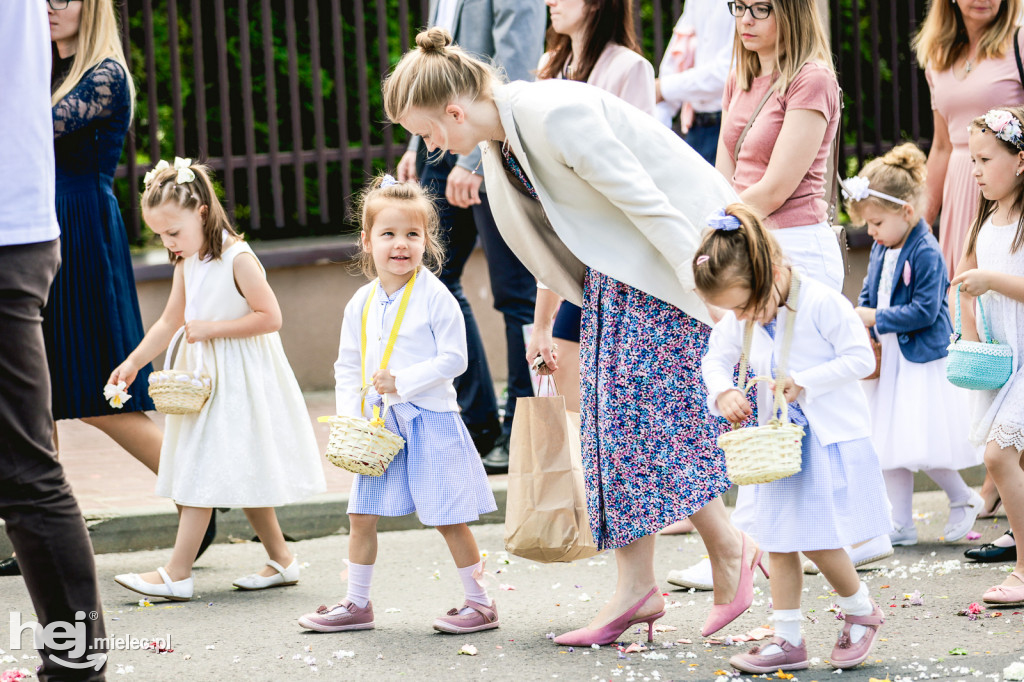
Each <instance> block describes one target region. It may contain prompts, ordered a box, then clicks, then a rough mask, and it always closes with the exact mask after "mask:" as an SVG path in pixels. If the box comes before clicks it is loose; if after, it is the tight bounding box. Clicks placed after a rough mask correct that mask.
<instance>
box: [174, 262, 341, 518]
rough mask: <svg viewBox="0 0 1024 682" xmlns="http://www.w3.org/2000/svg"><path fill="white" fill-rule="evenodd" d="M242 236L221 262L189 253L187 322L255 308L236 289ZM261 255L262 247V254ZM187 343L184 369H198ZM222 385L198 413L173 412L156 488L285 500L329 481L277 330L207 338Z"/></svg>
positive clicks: (261, 503) (225, 502)
mask: <svg viewBox="0 0 1024 682" xmlns="http://www.w3.org/2000/svg"><path fill="white" fill-rule="evenodd" d="M244 253H248V254H252V249H250V248H249V245H248V244H246V243H245V242H237V243H235V244H233V245H232V246H230V247H228V248H227V249H225V250H224V253H223V254H221V257H220V259H219V260H214V261H207V262H205V263H200V262H199V260H198V256H191V257H190V258H188V259H186V260H185V292H186V294H185V295H186V307H185V318H186V319H187V320H192V319H195V320H234V319H238V318H240V317H243V316H245V315H247V314H248V313H249V312H250V308H249V304H248V303H247V302H246V300H245V298H244V297H242V295H241V294H240V293H238V290H237V289H236V288H235V278H234V260H235V258H236V257H237V256H239V255H241V254H244ZM253 257H254V258H255V255H253ZM196 345H197V344H188V343H184V342H183V343H182V344H181V347H180V348H179V350H178V352H177V354H176V355H175V360H174V367H175V368H184V369H191V368H192V367H193V366H194V363H195V361H196ZM202 345H203V364H204V366H205V367H206V370H207V371H208V372H209V373H210V376H211V377H213V393H212V394H211V395H210V399H209V400H207V401H206V404H205V405H203V409H202V410H201V411H200V412H199V413H198V414H187V415H168V416H167V421H166V422H165V426H164V443H163V447H162V448H161V450H160V473H159V474H158V475H157V481H156V494H157V495H161V496H163V497H170V498H172V499H173V500H174V501H175V502H177V503H178V504H182V505H186V506H189V507H278V506H281V505H285V504H289V503H292V502H298V501H300V500H303V499H306V498H307V497H309V496H311V495H315V494H316V493H321V492H323V491H324V490H325V489H326V484H325V483H324V473H323V465H322V464H321V460H320V452H319V449H318V448H317V444H316V438H315V437H314V435H313V425H312V424H311V423H310V421H309V412H308V411H307V410H306V404H305V402H304V401H303V398H302V391H301V390H300V389H299V384H298V382H297V381H296V380H295V375H294V374H293V373H292V368H291V366H290V365H289V364H288V358H287V357H286V356H285V354H284V348H283V347H282V346H281V337H280V336H279V335H278V333H277V332H273V333H270V334H260V335H259V336H250V337H246V338H241V339H223V338H221V339H211V340H209V341H204V342H203V344H202Z"/></svg>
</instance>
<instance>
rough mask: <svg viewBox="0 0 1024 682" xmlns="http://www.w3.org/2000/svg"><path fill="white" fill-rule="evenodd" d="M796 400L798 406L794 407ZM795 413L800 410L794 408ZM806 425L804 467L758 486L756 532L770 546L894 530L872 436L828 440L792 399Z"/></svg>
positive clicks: (843, 541) (801, 545) (835, 541)
mask: <svg viewBox="0 0 1024 682" xmlns="http://www.w3.org/2000/svg"><path fill="white" fill-rule="evenodd" d="M793 406H796V409H793ZM794 413H795V414H794ZM790 414H791V415H793V416H794V417H795V418H794V419H793V421H794V422H796V423H800V422H803V423H802V424H801V425H802V426H803V427H804V431H805V435H804V439H803V444H802V446H803V456H802V460H801V466H802V469H801V471H800V473H798V474H795V475H793V476H790V477H788V478H783V479H780V480H778V481H772V482H771V483H762V484H759V485H755V486H753V488H754V508H755V510H756V516H755V518H754V524H753V532H752V533H751V535H753V536H754V539H756V540H757V542H758V544H759V545H760V547H761V548H762V549H764V550H765V551H768V552H807V551H813V550H818V549H839V548H840V547H844V546H846V545H852V544H855V543H857V542H862V541H864V540H870V539H872V538H876V537H878V536H880V535H888V534H889V532H890V531H891V530H892V524H891V522H890V520H889V519H890V516H889V498H888V497H887V496H886V492H885V481H884V480H883V479H882V470H881V468H880V467H879V464H878V456H877V455H876V454H875V450H874V447H873V446H872V445H871V439H870V438H860V439H858V440H850V441H844V442H841V443H835V444H832V445H829V446H823V445H822V444H821V441H819V440H818V437H817V436H816V435H815V434H814V429H812V428H811V427H810V426H809V425H808V424H807V423H806V419H801V418H802V417H803V415H802V413H801V412H800V411H799V406H798V405H797V403H793V404H791V407H790Z"/></svg>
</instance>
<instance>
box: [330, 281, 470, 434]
mask: <svg viewBox="0 0 1024 682" xmlns="http://www.w3.org/2000/svg"><path fill="white" fill-rule="evenodd" d="M406 286H408V285H406ZM403 293H405V287H402V288H401V289H399V290H398V291H396V292H395V293H393V294H392V295H391V296H388V295H387V294H386V293H385V292H384V290H383V289H382V288H381V287H380V286H379V284H378V280H376V279H375V280H373V281H372V282H370V283H369V284H367V285H365V286H363V287H361V288H360V289H359V291H357V292H356V294H355V296H353V297H352V300H350V301H349V302H348V305H347V306H345V317H344V320H343V321H342V323H341V344H340V346H339V348H338V360H337V362H335V363H334V381H335V402H336V406H337V410H338V414H339V415H347V416H357V415H359V414H360V402H361V400H360V396H359V393H360V390H361V389H362V385H361V383H360V372H359V362H360V330H361V328H362V317H363V306H365V305H366V300H367V297H368V296H370V295H371V294H372V295H373V296H374V297H375V301H374V302H373V303H372V304H371V305H370V312H369V314H368V315H367V320H366V359H365V361H366V381H367V383H368V384H371V385H370V388H369V391H368V392H367V396H366V405H367V408H366V411H365V412H363V416H365V417H369V416H371V414H372V410H371V409H370V407H369V405H370V401H371V400H372V399H373V398H374V397H375V396H376V395H377V392H376V391H374V390H373V386H372V377H373V373H374V372H375V371H376V370H377V369H378V368H379V367H380V361H381V357H382V356H383V355H384V349H385V348H386V347H387V343H388V337H389V335H390V333H391V328H392V326H393V325H394V322H395V317H396V316H397V315H398V308H399V303H400V302H401V299H402V294H403ZM467 357H468V356H467V352H466V323H465V320H464V319H463V317H462V310H461V309H460V308H459V304H458V302H457V301H456V300H455V297H454V296H452V295H451V293H450V292H449V291H448V289H447V288H446V287H445V286H444V284H442V283H441V281H440V280H439V279H438V278H437V277H435V276H434V275H433V274H431V273H430V272H429V271H427V270H426V269H424V268H422V267H421V268H420V269H419V271H418V272H417V273H416V284H415V285H414V286H413V290H412V295H411V296H410V297H409V305H408V307H407V308H406V311H405V316H404V319H403V320H402V325H401V327H400V328H399V331H398V341H397V342H396V343H395V348H394V350H393V351H392V352H391V360H390V362H389V363H388V368H389V369H390V370H391V373H392V374H393V375H394V376H395V387H396V389H397V395H396V394H392V395H390V396H389V398H388V400H389V402H390V403H391V404H394V403H399V402H408V403H412V404H413V405H415V406H417V407H419V408H421V409H424V410H431V411H433V412H451V411H458V409H459V405H458V403H457V402H456V400H455V387H454V386H453V385H452V380H454V379H455V377H457V376H459V375H460V374H462V373H463V372H465V371H466V366H467Z"/></svg>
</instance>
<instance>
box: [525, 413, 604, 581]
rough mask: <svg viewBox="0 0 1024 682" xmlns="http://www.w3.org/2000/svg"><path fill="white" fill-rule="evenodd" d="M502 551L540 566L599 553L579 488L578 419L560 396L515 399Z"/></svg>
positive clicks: (580, 476) (582, 491) (580, 486)
mask: <svg viewBox="0 0 1024 682" xmlns="http://www.w3.org/2000/svg"><path fill="white" fill-rule="evenodd" d="M505 549H506V550H508V552H509V553H510V554H515V555H516V556H520V557H523V558H524V559H531V560H533V561H540V562H542V563H549V562H552V561H575V560H576V559H586V558H587V557H591V556H594V555H595V554H597V553H598V549H597V544H596V543H595V542H594V536H593V533H591V532H590V520H589V517H588V516H587V501H586V495H585V493H584V487H583V464H582V456H581V453H580V416H579V414H578V413H576V412H568V411H566V409H565V398H563V397H562V396H560V395H555V396H552V397H546V398H519V399H518V400H516V418H515V421H514V422H513V424H512V437H511V441H510V442H509V469H508V502H507V504H506V509H505Z"/></svg>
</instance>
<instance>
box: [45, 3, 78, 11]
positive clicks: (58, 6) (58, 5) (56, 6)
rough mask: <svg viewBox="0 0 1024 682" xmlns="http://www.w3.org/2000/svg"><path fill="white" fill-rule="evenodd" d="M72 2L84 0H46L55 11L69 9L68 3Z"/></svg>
mask: <svg viewBox="0 0 1024 682" xmlns="http://www.w3.org/2000/svg"><path fill="white" fill-rule="evenodd" d="M72 2H82V0H46V4H47V5H49V6H50V9H52V10H53V11H55V12H59V11H60V10H62V9H67V8H68V5H69V4H70V3H72Z"/></svg>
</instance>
